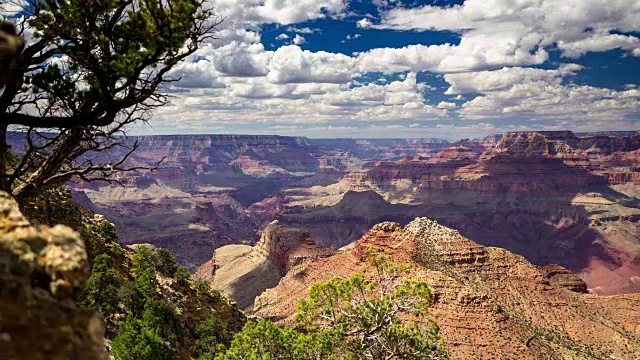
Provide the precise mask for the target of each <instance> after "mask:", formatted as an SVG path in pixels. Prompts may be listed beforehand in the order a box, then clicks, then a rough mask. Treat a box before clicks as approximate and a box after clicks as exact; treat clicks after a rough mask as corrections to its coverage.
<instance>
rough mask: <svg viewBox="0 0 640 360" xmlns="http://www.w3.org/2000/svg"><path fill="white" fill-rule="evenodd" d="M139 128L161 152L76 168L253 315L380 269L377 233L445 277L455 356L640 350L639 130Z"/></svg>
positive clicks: (287, 314)
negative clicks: (314, 133)
mask: <svg viewBox="0 0 640 360" xmlns="http://www.w3.org/2000/svg"><path fill="white" fill-rule="evenodd" d="M14 137H15V139H14V147H15V148H18V149H19V147H20V142H19V141H18V139H19V134H16V133H14ZM128 141H130V142H132V143H137V145H138V149H137V151H136V152H135V153H134V154H133V155H132V156H131V157H130V158H129V159H128V160H127V161H128V163H129V164H130V165H135V166H149V167H153V166H155V165H157V164H158V163H159V165H158V166H157V168H154V169H152V170H148V171H147V170H144V171H134V172H124V173H120V174H119V175H118V178H117V180H118V182H119V183H120V184H119V185H115V184H111V183H106V182H99V181H98V182H90V183H86V182H72V183H69V184H68V186H69V187H70V188H71V191H72V195H73V198H74V200H75V201H76V202H78V203H80V204H82V205H83V206H84V207H86V208H88V209H90V210H92V211H93V212H95V213H99V214H102V215H104V216H105V217H106V218H107V219H109V221H111V222H113V223H114V224H115V225H116V229H117V231H118V235H119V238H120V241H121V243H123V244H125V245H133V244H140V243H145V244H151V245H153V246H154V247H162V248H167V249H169V250H171V251H172V252H173V253H175V254H176V255H177V259H178V261H179V262H180V263H182V264H184V265H185V266H187V267H188V268H189V269H190V270H191V271H192V272H193V275H192V277H193V278H195V279H202V280H205V281H207V282H209V283H210V286H211V287H213V288H215V289H217V290H220V291H222V292H223V293H225V294H227V295H228V296H229V297H230V298H232V299H233V300H234V301H235V303H237V305H238V306H239V307H240V308H241V309H243V311H245V312H246V313H248V314H253V316H256V317H259V318H266V319H270V320H272V321H275V322H276V323H280V324H284V325H293V324H294V322H293V320H292V319H293V315H294V313H295V309H296V302H297V301H298V300H299V299H301V298H303V297H304V296H306V294H307V291H308V289H309V287H310V286H311V285H312V284H313V283H316V282H319V281H324V280H327V279H329V278H330V277H331V276H335V275H339V276H348V275H350V274H354V273H356V272H364V273H367V271H370V270H371V269H370V268H369V267H368V266H369V265H367V264H368V263H367V262H366V261H365V256H364V252H365V249H370V248H374V249H377V250H378V251H379V252H381V253H385V254H388V255H391V257H392V259H393V261H397V262H400V261H409V262H410V263H412V264H413V266H414V270H413V272H412V276H413V277H414V278H416V279H424V280H425V281H426V282H427V283H428V284H429V285H430V286H431V288H432V289H433V292H434V298H435V300H434V304H433V305H432V306H431V307H430V314H431V316H434V317H435V318H437V321H438V324H439V326H440V328H441V331H442V335H443V337H444V340H445V343H446V344H447V351H448V353H449V354H450V355H451V356H453V357H454V358H473V359H475V358H486V359H491V358H496V357H499V358H510V357H515V358H540V357H541V356H542V357H544V358H548V357H549V356H550V357H551V358H572V359H573V358H590V356H595V357H596V358H601V357H610V358H619V359H631V358H634V356H636V355H638V354H639V353H640V349H639V348H638V346H637V344H638V343H640V328H639V327H638V323H639V322H640V298H639V297H638V294H640V133H636V132H613V133H602V134H575V133H573V132H570V131H557V132H545V131H540V132H512V133H505V134H503V135H495V136H489V137H486V138H483V139H463V140H459V141H455V142H453V141H445V140H439V139H416V140H404V139H403V140H400V139H397V140H393V139H391V140H389V139H384V140H375V139H374V140H356V139H308V138H304V137H282V136H245V135H193V136H190V135H180V136H178V135H176V136H144V137H131V138H129V139H128ZM120 155H122V154H120V153H117V151H114V152H112V153H111V154H108V156H114V157H117V156H120ZM105 156H107V155H105ZM594 334H598V335H597V336H594Z"/></svg>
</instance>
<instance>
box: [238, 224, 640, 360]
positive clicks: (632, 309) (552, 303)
mask: <svg viewBox="0 0 640 360" xmlns="http://www.w3.org/2000/svg"><path fill="white" fill-rule="evenodd" d="M369 248H374V249H377V250H378V251H379V252H380V253H382V254H385V255H390V256H391V258H392V260H393V261H394V262H398V263H402V262H410V263H412V264H413V268H412V271H411V274H410V276H411V277H412V278H415V279H420V280H424V281H426V282H427V283H428V284H430V286H431V287H432V289H433V293H434V304H433V305H432V306H431V307H430V314H431V316H433V317H434V318H435V319H436V321H437V322H438V324H439V326H440V327H441V333H442V335H443V336H444V339H445V342H446V345H447V349H448V352H449V354H450V356H451V358H454V359H594V358H598V359H605V358H606V359H638V358H640V294H630V295H618V296H609V297H603V296H598V295H594V294H591V293H588V292H587V291H586V285H585V284H584V282H583V281H582V280H581V279H580V278H578V277H577V276H576V275H574V274H572V273H571V272H569V271H567V270H566V269H564V268H563V267H561V266H557V265H552V266H546V267H538V266H535V265H532V264H531V263H529V262H528V261H527V260H525V258H523V257H522V256H519V255H515V254H513V253H511V252H509V251H507V250H505V249H501V248H494V247H485V246H481V245H479V244H476V243H474V242H472V241H471V240H469V239H467V238H465V237H463V236H461V235H460V234H459V233H458V232H457V231H455V230H452V229H449V228H447V227H444V226H442V225H440V224H438V223H437V222H435V221H432V220H429V219H426V218H417V219H415V220H414V221H413V222H411V223H410V224H408V225H407V226H406V227H404V228H401V227H400V225H398V224H396V223H382V224H379V225H376V226H375V227H373V229H371V230H370V231H369V232H368V233H367V234H366V235H365V236H364V237H363V238H362V239H360V240H359V241H358V242H357V243H356V244H355V247H354V248H353V249H350V250H345V251H337V252H336V253H334V254H333V255H330V256H327V257H318V258H314V259H309V260H308V261H303V262H301V263H298V264H295V265H294V266H292V267H291V268H290V269H289V270H288V272H287V274H286V276H285V277H284V278H282V279H281V280H280V282H279V284H278V285H277V286H276V287H274V288H272V289H269V290H267V291H265V292H264V293H262V295H260V296H259V297H258V298H257V299H256V301H255V307H254V310H255V315H256V316H258V317H265V318H269V319H272V320H275V321H277V322H279V323H284V324H288V325H294V314H295V311H296V304H297V301H298V300H299V299H300V298H302V297H305V296H306V295H307V294H308V290H309V287H310V286H311V285H312V284H314V283H316V282H320V281H325V280H328V279H329V278H331V277H333V276H349V275H351V274H353V273H356V272H361V271H362V272H365V273H366V272H367V271H371V270H372V269H371V268H370V265H369V263H368V261H367V255H366V254H365V250H367V249H369ZM237 286H241V284H237Z"/></svg>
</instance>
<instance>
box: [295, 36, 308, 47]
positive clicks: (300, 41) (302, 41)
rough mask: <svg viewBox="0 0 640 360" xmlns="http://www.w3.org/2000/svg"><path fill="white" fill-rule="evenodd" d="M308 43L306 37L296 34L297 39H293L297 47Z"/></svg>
mask: <svg viewBox="0 0 640 360" xmlns="http://www.w3.org/2000/svg"><path fill="white" fill-rule="evenodd" d="M306 42H307V39H305V38H304V37H302V36H300V35H298V34H296V37H294V38H293V43H294V44H296V45H302V44H304V43H306Z"/></svg>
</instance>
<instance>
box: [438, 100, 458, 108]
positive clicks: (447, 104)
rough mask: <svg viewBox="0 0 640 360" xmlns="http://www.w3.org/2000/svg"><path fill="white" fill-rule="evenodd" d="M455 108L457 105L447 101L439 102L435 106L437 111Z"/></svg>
mask: <svg viewBox="0 0 640 360" xmlns="http://www.w3.org/2000/svg"><path fill="white" fill-rule="evenodd" d="M457 107H458V105H456V104H455V103H452V102H447V101H441V102H440V103H439V104H438V106H437V108H438V109H455V108H457Z"/></svg>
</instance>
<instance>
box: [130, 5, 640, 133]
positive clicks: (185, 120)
mask: <svg viewBox="0 0 640 360" xmlns="http://www.w3.org/2000/svg"><path fill="white" fill-rule="evenodd" d="M213 4H214V6H216V9H217V11H218V13H219V14H220V15H222V16H224V17H225V21H224V22H223V23H222V25H221V26H220V28H219V30H220V32H219V33H218V35H219V36H218V39H217V40H214V41H212V42H211V43H210V44H207V46H206V47H205V48H204V49H202V51H200V52H199V53H198V54H197V56H196V57H194V58H193V59H191V61H189V62H186V63H184V64H181V65H180V66H179V67H178V68H177V69H175V71H174V73H173V75H175V76H180V77H181V78H182V80H181V81H180V82H179V83H176V84H174V85H173V87H172V89H170V91H171V93H172V95H173V96H174V98H173V99H172V102H171V104H169V106H166V107H164V108H162V109H160V110H158V111H157V113H156V114H154V117H153V119H152V120H151V121H150V125H149V126H142V127H139V128H136V129H134V131H135V132H136V133H140V134H172V133H245V134H246V133H251V134H282V135H303V136H309V137H368V138H376V137H443V138H449V139H454V138H461V137H480V136H484V135H488V134H492V133H500V132H504V131H512V130H536V129H539V130H558V129H571V130H575V131H599V130H637V129H640V88H639V87H638V85H640V70H639V69H640V2H638V1H637V0H610V1H602V0H563V1H558V0H519V1H514V0H466V1H462V0H457V1H444V0H434V1H410V0H408V1H393V0H373V1H365V0H351V1H349V0H218V1H215V2H213Z"/></svg>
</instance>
